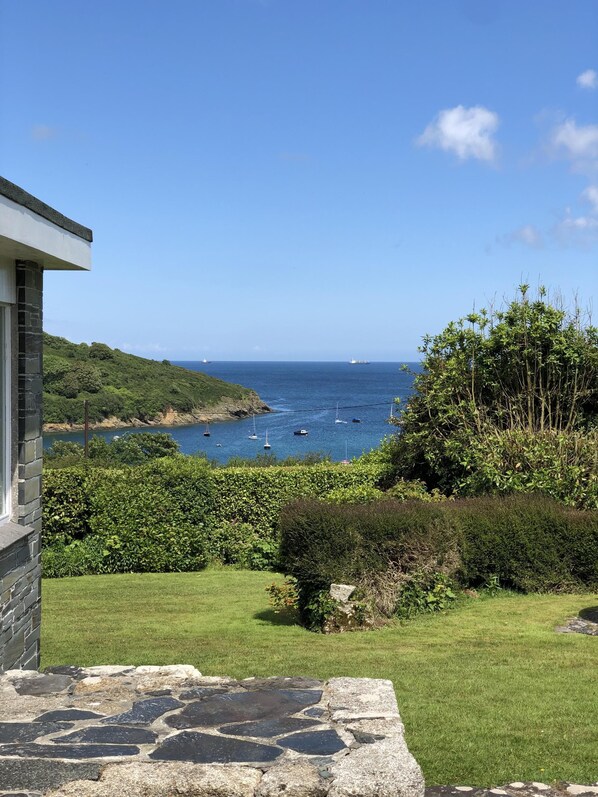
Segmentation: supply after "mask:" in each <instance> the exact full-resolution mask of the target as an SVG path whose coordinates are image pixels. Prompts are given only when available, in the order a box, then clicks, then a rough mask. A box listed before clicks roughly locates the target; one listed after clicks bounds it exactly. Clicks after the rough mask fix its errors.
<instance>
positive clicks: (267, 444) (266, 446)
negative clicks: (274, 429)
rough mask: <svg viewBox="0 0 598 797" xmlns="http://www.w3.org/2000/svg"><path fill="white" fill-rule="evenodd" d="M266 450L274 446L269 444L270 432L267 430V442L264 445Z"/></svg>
mask: <svg viewBox="0 0 598 797" xmlns="http://www.w3.org/2000/svg"><path fill="white" fill-rule="evenodd" d="M264 448H272V446H271V445H270V443H269V442H268V430H267V429H266V442H265V443H264Z"/></svg>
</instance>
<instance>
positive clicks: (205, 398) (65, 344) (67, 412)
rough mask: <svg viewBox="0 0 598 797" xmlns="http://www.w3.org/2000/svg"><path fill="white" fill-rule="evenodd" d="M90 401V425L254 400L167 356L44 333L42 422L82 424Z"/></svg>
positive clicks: (237, 388)
mask: <svg viewBox="0 0 598 797" xmlns="http://www.w3.org/2000/svg"><path fill="white" fill-rule="evenodd" d="M85 399H88V400H89V418H90V421H91V422H92V423H96V422H99V421H102V420H104V419H105V418H110V417H115V418H118V419H120V420H122V421H124V422H127V421H131V420H133V419H139V420H141V421H149V420H152V419H153V418H155V417H156V416H157V415H159V414H160V413H162V412H165V411H167V410H170V409H172V410H174V411H175V412H182V413H186V412H192V411H194V410H201V409H203V408H208V407H211V406H214V405H215V404H217V403H218V402H219V401H221V400H223V399H225V400H233V401H242V400H250V399H253V400H257V397H256V395H255V393H253V391H251V390H247V389H246V388H243V387H240V386H239V385H232V384H229V383H227V382H223V381H222V380H220V379H215V378H214V377H211V376H207V375H206V374H203V373H199V372H197V371H188V370H187V369H185V368H181V367H179V366H176V365H171V364H170V363H169V362H168V361H167V360H163V361H162V362H158V361H156V360H147V359H144V358H142V357H136V356H134V355H132V354H125V353H124V352H122V351H120V350H119V349H111V348H109V347H108V346H106V345H105V344H104V343H92V344H91V345H90V346H89V345H88V344H87V343H79V344H77V343H71V342H70V341H68V340H66V339H65V338H58V337H54V336H53V335H48V334H44V422H45V423H69V424H81V423H83V420H84V417H83V401H84V400H85Z"/></svg>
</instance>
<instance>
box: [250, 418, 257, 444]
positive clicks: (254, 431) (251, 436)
mask: <svg viewBox="0 0 598 797" xmlns="http://www.w3.org/2000/svg"><path fill="white" fill-rule="evenodd" d="M249 440H257V432H256V430H255V415H254V416H253V432H252V434H250V435H249Z"/></svg>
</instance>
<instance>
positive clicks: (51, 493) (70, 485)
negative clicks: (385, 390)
mask: <svg viewBox="0 0 598 797" xmlns="http://www.w3.org/2000/svg"><path fill="white" fill-rule="evenodd" d="M145 436H146V435H141V434H140V435H129V436H127V439H131V440H133V441H134V439H135V438H136V437H139V438H143V437H145ZM147 436H149V435H147ZM100 453H101V452H100ZM93 461H94V460H90V462H92V463H93ZM378 472H379V471H378V469H377V468H376V467H375V466H372V465H366V466H358V465H356V466H352V467H350V468H348V467H345V466H339V465H332V464H320V465H316V466H311V467H305V466H304V467H297V466H295V467H269V468H229V469H227V468H218V469H212V468H210V466H209V464H208V463H207V462H206V461H205V460H204V459H201V458H196V457H183V456H177V457H168V458H160V459H155V460H150V461H148V462H147V463H146V464H143V465H139V466H136V467H127V466H123V465H119V466H118V467H114V468H105V467H97V466H96V467H90V466H89V464H88V465H87V466H80V467H73V468H70V467H69V468H63V469H60V470H54V469H48V470H46V472H45V477H44V498H45V506H44V524H45V526H44V528H45V533H44V545H45V547H51V546H54V545H55V544H58V545H63V546H64V545H68V544H70V543H71V542H72V541H73V540H76V539H82V538H85V537H86V536H88V535H93V536H97V537H98V538H101V539H102V540H104V543H103V546H104V550H106V551H108V554H106V556H105V557H104V559H103V561H102V566H103V567H104V568H105V569H106V570H107V571H109V572H120V571H127V570H142V569H150V570H192V569H194V568H196V567H199V566H203V563H205V562H206V561H209V560H218V561H221V562H224V563H226V564H237V565H240V566H243V567H249V568H251V569H268V568H272V567H275V566H276V565H277V561H278V544H279V529H278V522H279V516H280V511H281V509H282V507H283V506H284V505H285V504H286V503H288V502H289V501H290V500H293V499H295V498H298V497H300V496H309V495H313V496H323V495H325V494H326V493H329V492H330V491H331V490H332V489H333V488H335V487H342V488H351V487H352V488H353V489H355V488H357V487H359V486H360V485H361V486H363V487H364V489H366V490H370V491H371V490H375V488H374V485H375V483H376V479H377V475H378ZM68 555H70V553H67V554H65V556H68Z"/></svg>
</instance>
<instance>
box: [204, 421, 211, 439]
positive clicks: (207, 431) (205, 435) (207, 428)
mask: <svg viewBox="0 0 598 797" xmlns="http://www.w3.org/2000/svg"><path fill="white" fill-rule="evenodd" d="M203 436H204V437H209V436H210V424H209V423H206V430H205V432H204V433H203Z"/></svg>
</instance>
